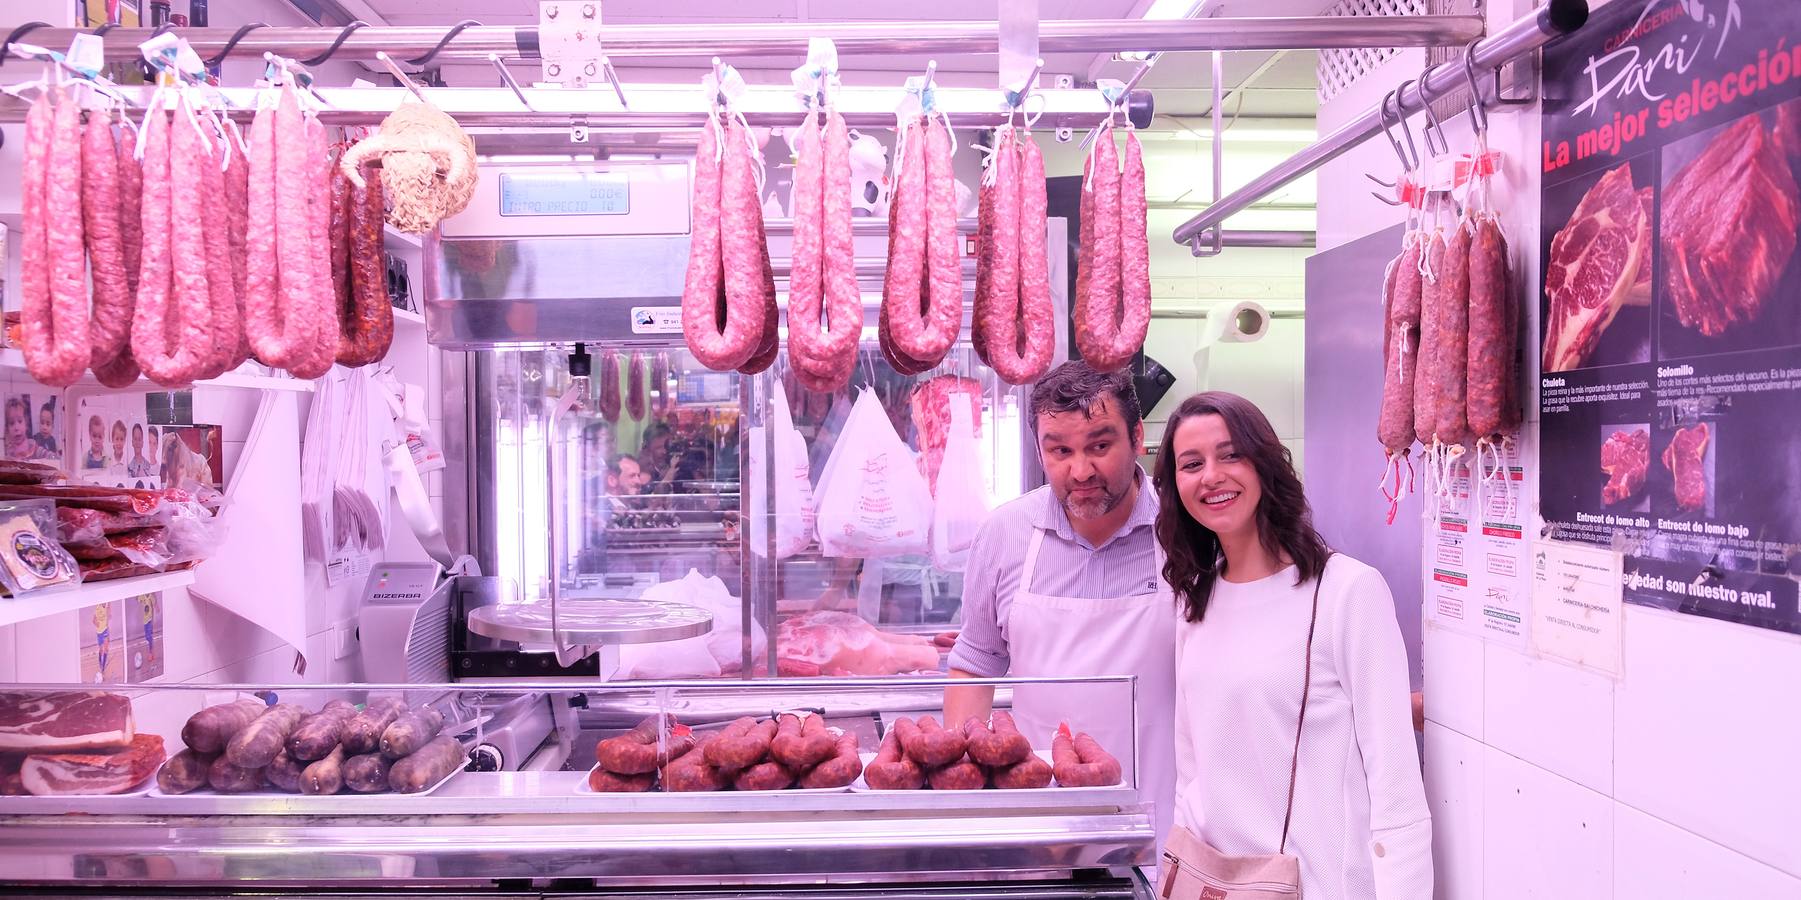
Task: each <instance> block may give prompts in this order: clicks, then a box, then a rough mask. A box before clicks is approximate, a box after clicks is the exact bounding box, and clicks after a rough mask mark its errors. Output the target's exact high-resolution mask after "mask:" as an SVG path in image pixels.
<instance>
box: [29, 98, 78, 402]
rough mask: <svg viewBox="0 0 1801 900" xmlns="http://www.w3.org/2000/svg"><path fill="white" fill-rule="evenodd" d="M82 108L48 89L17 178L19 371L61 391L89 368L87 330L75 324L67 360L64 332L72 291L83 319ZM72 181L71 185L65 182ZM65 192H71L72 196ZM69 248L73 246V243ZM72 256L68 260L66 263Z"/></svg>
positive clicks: (32, 117) (32, 115)
mask: <svg viewBox="0 0 1801 900" xmlns="http://www.w3.org/2000/svg"><path fill="white" fill-rule="evenodd" d="M80 114H81V111H80V108H79V107H77V106H76V105H75V103H74V102H73V101H72V100H70V99H68V98H67V97H66V96H64V94H63V91H62V89H61V88H60V87H53V88H51V89H50V90H48V91H46V92H45V93H44V94H42V95H40V96H39V97H38V99H37V100H35V101H33V103H32V105H31V111H30V112H29V113H28V114H27V116H26V123H25V167H24V172H23V177H22V179H21V187H22V190H23V194H24V196H23V197H22V201H23V209H22V212H23V213H24V219H25V223H24V224H25V227H24V239H25V244H24V247H23V248H22V255H21V259H22V266H23V268H22V271H21V272H20V277H21V285H20V286H21V288H22V290H23V294H24V296H23V302H22V304H21V307H22V309H21V312H22V322H21V324H22V332H23V337H24V343H25V346H24V352H25V369H26V371H27V372H29V373H30V374H31V377H32V378H35V379H37V380H38V381H40V382H42V383H44V384H47V385H51V386H54V387H64V386H67V385H69V384H72V383H74V381H75V380H76V379H77V378H80V377H81V373H82V371H83V370H85V369H86V368H87V364H88V351H87V341H88V334H87V331H88V326H87V322H86V321H85V316H84V318H83V321H82V322H81V335H80V345H79V349H80V350H81V358H80V359H79V360H71V359H70V358H69V357H70V354H71V353H72V352H73V350H74V349H77V348H76V347H75V346H74V345H73V339H74V337H75V336H74V335H69V334H65V333H64V327H65V326H66V325H69V324H72V322H73V318H74V317H73V316H72V315H70V311H69V310H66V309H65V307H66V306H67V305H68V304H69V301H70V293H71V290H72V289H73V290H74V291H75V293H77V294H79V295H80V297H79V300H78V302H79V303H80V305H81V306H82V310H81V311H82V312H83V313H85V312H86V296H85V291H84V290H82V289H83V288H85V286H86V285H85V282H86V275H87V273H86V272H85V271H84V270H83V269H82V240H83V239H82V222H81V216H80V214H79V212H80V209H81V197H80V190H81V187H80V179H81V165H80V159H81V157H80V152H81V137H80V122H79V119H76V120H74V121H71V120H70V119H69V117H70V116H76V117H79V116H80ZM71 179H73V182H72V183H71ZM71 187H72V188H73V193H71ZM71 242H72V244H71ZM70 254H73V260H71V259H70V258H69V257H70Z"/></svg>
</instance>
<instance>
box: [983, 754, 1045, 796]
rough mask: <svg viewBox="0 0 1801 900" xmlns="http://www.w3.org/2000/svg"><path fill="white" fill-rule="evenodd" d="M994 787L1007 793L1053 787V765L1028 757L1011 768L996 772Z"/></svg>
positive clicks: (1001, 768) (1004, 767) (1031, 756)
mask: <svg viewBox="0 0 1801 900" xmlns="http://www.w3.org/2000/svg"><path fill="white" fill-rule="evenodd" d="M994 786H995V787H997V788H1000V789H1001V790H1005V791H1018V790H1035V789H1037V788H1046V787H1050V786H1051V764H1050V763H1048V762H1045V761H1044V760H1042V759H1040V758H1038V757H1037V756H1033V755H1028V756H1027V757H1026V758H1025V759H1023V760H1020V761H1019V762H1016V763H1014V764H1013V765H1010V766H1001V767H1000V768H997V769H995V770H994Z"/></svg>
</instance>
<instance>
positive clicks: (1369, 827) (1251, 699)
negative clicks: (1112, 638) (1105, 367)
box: [1156, 391, 1432, 900]
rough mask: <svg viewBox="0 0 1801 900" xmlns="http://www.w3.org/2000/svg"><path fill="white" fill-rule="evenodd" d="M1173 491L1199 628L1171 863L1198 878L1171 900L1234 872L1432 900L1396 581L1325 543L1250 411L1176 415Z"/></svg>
mask: <svg viewBox="0 0 1801 900" xmlns="http://www.w3.org/2000/svg"><path fill="white" fill-rule="evenodd" d="M1156 489H1157V495H1158V499H1159V510H1158V514H1157V526H1156V532H1157V540H1158V542H1159V544H1160V545H1161V546H1162V549H1163V552H1164V556H1165V559H1166V562H1165V563H1164V567H1163V574H1164V577H1165V578H1166V579H1167V580H1168V582H1169V584H1170V587H1171V589H1172V591H1173V593H1174V594H1175V597H1176V607H1177V608H1178V609H1180V610H1181V619H1182V621H1181V622H1180V623H1179V624H1178V625H1177V630H1176V702H1175V706H1176V708H1175V716H1174V719H1175V745H1176V746H1175V753H1176V807H1175V823H1176V826H1177V827H1176V828H1175V829H1174V830H1173V831H1172V832H1171V834H1170V838H1169V841H1168V844H1167V851H1166V852H1167V854H1173V855H1175V856H1176V857H1177V858H1178V859H1180V860H1181V863H1182V864H1181V865H1165V866H1163V867H1162V875H1163V878H1164V879H1165V883H1164V884H1163V886H1162V890H1161V891H1160V893H1161V894H1162V896H1165V897H1177V898H1180V897H1189V896H1196V893H1195V891H1193V890H1191V889H1192V888H1194V886H1195V884H1194V883H1189V882H1190V881H1191V879H1189V876H1188V875H1187V874H1185V873H1190V872H1193V871H1197V870H1198V871H1214V872H1216V873H1217V872H1218V871H1222V870H1224V869H1227V868H1233V869H1236V870H1237V871H1240V872H1243V871H1252V870H1254V871H1256V872H1259V873H1261V875H1263V876H1267V880H1268V881H1270V882H1272V883H1280V884H1288V885H1291V886H1294V887H1298V888H1300V890H1299V894H1300V896H1303V897H1336V898H1381V900H1390V898H1400V897H1406V898H1420V900H1424V898H1427V897H1430V896H1432V855H1431V853H1432V846H1431V844H1432V841H1431V836H1432V835H1431V828H1432V826H1431V818H1430V814H1429V813H1428V810H1427V807H1426V797H1425V787H1424V784H1423V783H1422V779H1421V777H1420V770H1419V757H1418V753H1417V750H1416V748H1415V746H1414V741H1413V728H1412V715H1411V705H1412V698H1411V696H1410V695H1409V692H1408V681H1407V657H1406V651H1405V650H1404V649H1403V648H1402V645H1401V632H1400V626H1399V625H1398V624H1397V623H1396V621H1395V612H1394V600H1393V598H1392V597H1391V596H1390V595H1389V591H1388V585H1387V583H1386V582H1384V581H1383V580H1382V576H1381V574H1380V573H1378V572H1377V571H1376V570H1375V569H1372V568H1370V567H1369V566H1367V565H1364V564H1363V563H1360V562H1358V561H1356V560H1353V559H1351V558H1349V557H1347V556H1344V555H1342V554H1337V555H1334V554H1333V553H1332V551H1331V550H1330V549H1329V548H1328V547H1327V546H1326V543H1325V541H1324V539H1322V538H1321V537H1320V535H1319V533H1318V532H1316V531H1314V529H1313V522H1312V514H1311V512H1310V511H1309V509H1308V505H1307V497H1306V494H1305V493H1304V492H1303V491H1302V488H1301V481H1300V478H1299V477H1297V476H1296V475H1295V471H1294V463H1293V460H1292V458H1291V456H1290V454H1289V452H1288V450H1287V448H1285V447H1283V446H1282V443H1281V441H1280V440H1279V439H1278V438H1277V437H1276V432H1275V429H1274V428H1272V427H1271V426H1270V423H1269V420H1268V419H1267V418H1266V417H1265V416H1264V415H1263V412H1262V410H1259V409H1258V408H1257V407H1256V406H1255V405H1253V404H1252V403H1251V402H1250V401H1248V400H1246V399H1244V398H1243V397H1239V396H1237V395H1234V394H1227V393H1223V392H1217V391H1216V392H1210V393H1204V394H1197V395H1195V396H1193V397H1190V398H1188V399H1187V400H1186V401H1184V402H1183V403H1182V405H1181V406H1180V407H1178V408H1177V410H1176V412H1175V414H1174V415H1173V416H1171V417H1170V420H1169V426H1168V430H1167V431H1166V432H1165V434H1164V439H1163V443H1162V446H1161V447H1159V448H1158V453H1157V472H1156ZM1316 632H1317V637H1318V639H1317V640H1316V639H1315V637H1316ZM1220 760H1232V761H1233V764H1231V765H1219V764H1217V763H1218V761H1220ZM1258 880H1265V879H1263V878H1259V879H1258ZM1196 883H1198V882H1196Z"/></svg>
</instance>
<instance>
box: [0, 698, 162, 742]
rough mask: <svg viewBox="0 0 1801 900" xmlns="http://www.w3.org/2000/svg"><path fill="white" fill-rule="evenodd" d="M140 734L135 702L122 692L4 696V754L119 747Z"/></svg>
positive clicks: (0, 717) (0, 737)
mask: <svg viewBox="0 0 1801 900" xmlns="http://www.w3.org/2000/svg"><path fill="white" fill-rule="evenodd" d="M136 733H137V728H136V725H135V724H134V722H133V719H132V716H131V700H130V699H129V698H127V697H124V696H122V695H119V694H105V693H99V692H96V691H68V692H64V693H57V694H21V693H0V753H9V752H11V753H17V752H26V753H61V752H68V751H74V750H94V749H101V748H108V747H117V746H120V745H122V744H129V743H131V739H132V737H133V736H134V735H136Z"/></svg>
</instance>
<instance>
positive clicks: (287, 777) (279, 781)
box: [263, 747, 307, 794]
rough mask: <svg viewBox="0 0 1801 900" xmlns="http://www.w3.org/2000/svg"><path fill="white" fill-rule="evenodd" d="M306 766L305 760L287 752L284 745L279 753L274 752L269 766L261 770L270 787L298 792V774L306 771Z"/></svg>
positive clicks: (292, 792)
mask: <svg viewBox="0 0 1801 900" xmlns="http://www.w3.org/2000/svg"><path fill="white" fill-rule="evenodd" d="M306 766H307V764H306V763H305V762H303V761H301V760H298V759H295V758H294V754H292V753H289V752H288V751H287V748H285V747H284V748H282V751H281V752H280V753H277V754H275V759H273V760H271V761H270V763H269V767H268V768H267V769H264V770H263V778H265V779H266V780H267V781H268V782H269V786H270V787H273V788H275V789H276V790H278V791H287V792H288V793H290V794H298V793H300V776H301V775H302V774H303V773H304V772H305V771H306Z"/></svg>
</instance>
